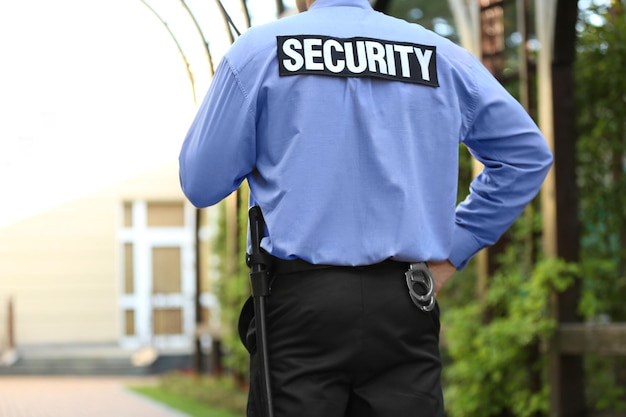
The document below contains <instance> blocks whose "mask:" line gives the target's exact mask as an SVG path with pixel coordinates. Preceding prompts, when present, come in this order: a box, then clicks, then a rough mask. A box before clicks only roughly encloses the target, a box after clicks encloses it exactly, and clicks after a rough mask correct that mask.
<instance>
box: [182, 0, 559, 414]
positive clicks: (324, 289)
mask: <svg viewBox="0 0 626 417" xmlns="http://www.w3.org/2000/svg"><path fill="white" fill-rule="evenodd" d="M300 4H301V6H300V7H301V8H302V9H308V10H307V11H306V13H300V14H298V15H295V16H291V17H287V18H284V19H282V20H279V21H276V22H273V23H270V24H267V25H263V26H259V27H255V28H252V29H250V30H248V31H247V32H246V33H245V34H243V36H241V37H240V38H239V39H238V40H237V42H236V43H235V44H234V45H233V46H232V48H231V49H230V50H229V51H228V53H227V54H226V55H225V57H224V59H223V60H222V62H221V64H220V65H219V67H218V69H217V71H216V73H215V77H214V79H213V81H212V84H211V87H210V89H209V91H208V94H207V96H206V98H205V99H204V102H203V103H202V105H201V107H200V109H199V111H198V114H197V116H196V118H195V120H194V122H193V124H192V126H191V128H190V130H189V132H188V135H187V137H186V139H185V142H184V144H183V147H182V151H181V154H180V177H181V183H182V188H183V190H184V192H185V194H186V195H187V197H188V198H189V200H190V201H191V202H192V203H193V204H194V205H196V206H198V207H205V206H208V205H212V204H215V203H217V202H219V201H220V200H222V199H223V198H225V197H226V196H227V195H229V194H230V193H231V192H232V191H234V190H235V189H236V188H237V187H238V186H239V185H240V184H241V183H242V181H243V180H244V179H246V180H247V181H248V183H249V185H250V191H251V201H250V204H251V205H258V206H259V207H260V208H261V210H262V212H263V214H264V216H265V221H266V230H265V237H264V238H263V241H262V247H263V248H264V249H265V251H267V252H268V253H269V254H270V255H271V256H272V257H273V261H274V277H273V282H272V288H271V295H270V296H269V298H268V305H267V311H268V330H269V336H268V337H269V347H268V349H269V355H270V363H271V381H272V388H273V403H274V407H275V409H274V412H275V415H276V416H277V417H294V416H298V417H321V416H323V417H344V416H358V417H367V416H424V417H436V416H443V399H442V393H441V384H440V371H441V363H440V359H439V350H438V339H439V308H438V305H437V304H436V303H435V302H434V299H433V295H434V294H436V293H437V292H438V291H439V290H440V289H441V287H442V286H443V285H444V284H445V282H446V281H447V280H448V279H449V278H450V276H452V275H453V273H454V272H455V270H456V269H460V268H463V267H464V266H465V265H466V264H467V263H468V261H469V260H470V259H471V257H472V256H473V255H474V254H475V253H476V252H478V251H479V250H480V249H482V248H484V247H486V246H489V245H491V244H493V243H494V242H495V241H496V240H497V239H498V238H499V237H500V235H501V234H502V233H504V231H505V230H506V229H507V228H508V227H509V226H510V225H511V223H512V222H513V221H514V219H515V218H516V217H518V216H519V214H520V213H521V212H522V210H523V209H524V207H525V206H526V205H527V204H528V202H529V201H530V200H531V199H532V198H533V197H534V196H535V195H536V193H537V192H538V190H539V187H540V186H541V184H542V182H543V180H544V178H545V175H546V174H547V171H548V169H549V167H550V165H551V163H552V154H551V152H550V150H549V149H548V147H547V145H546V143H545V140H544V139H543V137H542V135H541V134H540V132H539V131H538V129H537V127H536V125H535V124H534V122H533V121H532V120H531V118H530V117H529V116H528V115H527V113H526V112H525V111H524V109H523V108H522V107H521V106H520V105H519V103H518V102H517V101H516V100H514V99H513V98H512V97H511V96H510V95H509V94H508V93H507V92H506V91H505V89H503V88H502V86H501V85H500V84H499V83H498V82H497V81H496V80H495V79H494V78H493V77H492V76H491V75H490V74H489V72H488V71H487V70H486V69H485V68H484V67H483V66H482V65H481V63H480V62H479V61H478V60H476V59H475V58H474V57H473V56H472V55H471V54H469V53H468V52H467V51H465V50H463V49H461V48H460V47H458V46H457V45H455V44H453V43H452V42H450V41H448V40H446V39H444V38H442V37H440V36H438V35H436V34H434V33H433V32H431V31H428V30H426V29H424V28H423V27H421V26H419V25H416V24H410V23H407V22H405V21H402V20H399V19H395V18H392V17H389V16H386V15H384V14H382V13H378V12H376V11H374V10H373V9H372V7H371V6H370V3H369V2H368V0H306V1H300ZM459 143H463V144H464V145H465V146H466V147H467V148H468V149H469V150H470V151H471V153H472V154H473V155H474V156H475V157H476V158H477V159H478V160H479V161H481V162H482V163H483V165H484V170H483V172H482V173H481V174H480V175H479V176H477V177H476V179H475V180H474V181H473V182H472V184H471V187H470V191H469V195H468V197H467V198H466V199H465V201H464V202H462V203H461V204H460V205H458V206H456V195H457V180H458V145H459ZM426 265H428V268H427V267H426ZM432 276H434V285H433V283H432V282H431V281H430V277H432ZM415 284H419V285H417V287H421V288H422V290H423V291H416V290H415ZM412 286H413V287H414V288H413V289H412V288H411V287H412ZM433 286H434V288H433ZM407 289H408V290H409V291H407ZM433 293H434V294H433ZM249 332H250V333H254V321H252V322H251V323H250V324H249ZM248 347H250V346H248ZM251 351H252V352H253V354H252V356H251V388H250V398H249V406H248V416H260V415H261V412H260V411H259V410H258V404H259V395H260V393H259V388H258V377H257V375H256V371H255V369H256V367H255V366H256V358H255V354H254V349H251Z"/></svg>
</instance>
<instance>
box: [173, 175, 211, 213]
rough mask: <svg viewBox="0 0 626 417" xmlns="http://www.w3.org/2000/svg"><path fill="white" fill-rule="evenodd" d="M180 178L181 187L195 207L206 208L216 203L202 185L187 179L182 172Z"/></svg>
mask: <svg viewBox="0 0 626 417" xmlns="http://www.w3.org/2000/svg"><path fill="white" fill-rule="evenodd" d="M179 178H180V188H181V190H182V191H183V194H184V195H185V197H187V200H189V202H190V203H191V204H193V205H194V206H195V207H197V208H204V207H208V206H210V205H213V204H215V203H216V202H215V201H212V200H211V198H210V196H209V194H208V193H207V192H206V191H205V190H204V189H203V188H202V187H199V186H198V184H195V183H194V181H193V180H191V179H186V178H185V177H184V176H183V175H182V173H181V174H180V175H179Z"/></svg>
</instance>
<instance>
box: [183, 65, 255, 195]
mask: <svg viewBox="0 0 626 417" xmlns="http://www.w3.org/2000/svg"><path fill="white" fill-rule="evenodd" d="M254 119H255V117H254V112H253V110H252V108H251V103H250V99H249V97H248V95H247V94H246V92H245V91H244V89H243V88H242V86H241V84H240V82H239V79H238V78H237V73H236V72H234V71H233V69H232V68H231V66H230V64H229V62H228V60H227V59H226V58H224V59H223V60H222V61H221V63H220V65H219V66H218V68H217V70H216V72H215V75H214V77H213V80H212V82H211V86H210V87H209V91H208V92H207V95H206V97H205V98H204V100H203V102H202V104H201V106H200V108H199V109H198V112H197V114H196V117H195V119H194V121H193V123H192V124H191V127H190V128H189V131H188V133H187V136H186V137H185V140H184V142H183V146H182V149H181V152H180V156H179V175H180V183H181V187H182V190H183V192H184V194H185V195H186V196H187V198H188V199H189V201H190V202H191V203H192V204H193V205H195V206H196V207H206V206H210V205H212V204H215V203H217V202H219V201H220V200H222V199H223V198H225V197H227V196H228V195H229V194H230V193H232V192H233V191H234V190H236V189H237V188H238V187H239V185H240V184H241V182H242V181H243V179H244V178H245V177H246V176H247V175H248V174H249V173H250V172H251V171H252V169H253V167H254V164H255V154H256V146H255V139H254V138H255V123H254Z"/></svg>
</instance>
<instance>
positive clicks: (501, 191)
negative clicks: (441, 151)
mask: <svg viewBox="0 0 626 417" xmlns="http://www.w3.org/2000/svg"><path fill="white" fill-rule="evenodd" d="M474 74H475V77H476V78H475V80H476V97H477V99H476V104H475V106H474V112H473V118H472V120H471V123H470V125H469V126H468V130H467V132H466V135H465V138H464V139H463V143H464V144H465V145H466V146H467V147H468V148H469V150H470V152H471V153H472V155H474V157H476V159H478V160H479V161H480V162H481V163H482V164H483V165H484V169H483V171H482V173H481V174H479V175H478V176H477V177H476V178H475V179H474V180H473V181H472V183H471V185H470V194H469V196H468V197H467V198H466V199H465V201H463V202H462V203H461V204H460V205H459V206H458V207H457V210H456V225H455V231H454V239H453V249H452V252H451V255H450V262H451V263H452V264H453V265H454V266H455V267H457V268H459V269H461V268H463V267H464V266H465V265H466V264H467V262H468V260H469V259H470V258H471V257H472V256H473V255H474V254H475V253H476V252H478V251H479V250H480V249H482V248H484V247H486V246H489V245H492V244H494V243H495V242H496V241H497V240H498V239H499V238H500V236H501V235H502V234H503V233H504V232H505V231H506V230H507V229H508V228H509V227H510V226H511V224H512V223H513V221H514V220H515V219H516V218H517V217H518V216H519V215H520V214H521V213H522V211H523V210H524V208H525V207H526V205H527V204H528V203H529V202H530V201H531V200H532V199H533V198H534V197H535V196H536V194H537V192H538V191H539V189H540V187H541V184H542V183H543V180H544V179H545V177H546V175H547V173H548V171H549V169H550V166H551V165H552V152H551V151H550V149H549V147H548V145H547V144H546V141H545V139H544V138H543V136H542V134H541V132H540V131H539V129H538V128H537V125H536V124H535V123H534V121H533V120H532V119H531V118H530V116H529V115H528V114H527V112H526V110H525V109H524V108H523V107H522V106H521V105H520V104H519V103H518V102H517V101H516V100H515V99H514V98H513V97H511V96H510V95H509V93H508V92H507V91H506V90H505V89H504V88H503V87H502V86H501V85H500V83H498V82H497V81H496V80H495V79H494V78H493V77H492V76H491V74H489V72H488V71H487V70H486V69H485V68H484V67H483V66H482V65H480V64H479V63H477V65H476V68H475V71H474Z"/></svg>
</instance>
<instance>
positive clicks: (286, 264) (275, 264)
mask: <svg viewBox="0 0 626 417" xmlns="http://www.w3.org/2000/svg"><path fill="white" fill-rule="evenodd" d="M270 263H271V270H272V272H273V273H275V274H279V275H281V274H292V273H295V272H308V271H316V270H320V269H328V268H357V269H362V268H366V269H369V268H390V269H391V268H399V269H403V270H406V269H407V268H408V266H409V264H408V263H407V262H398V261H394V260H392V259H387V260H384V261H383V262H380V263H377V264H372V265H362V266H345V265H326V264H312V263H309V262H306V261H303V260H302V259H292V260H285V259H280V258H276V257H274V256H270Z"/></svg>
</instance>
